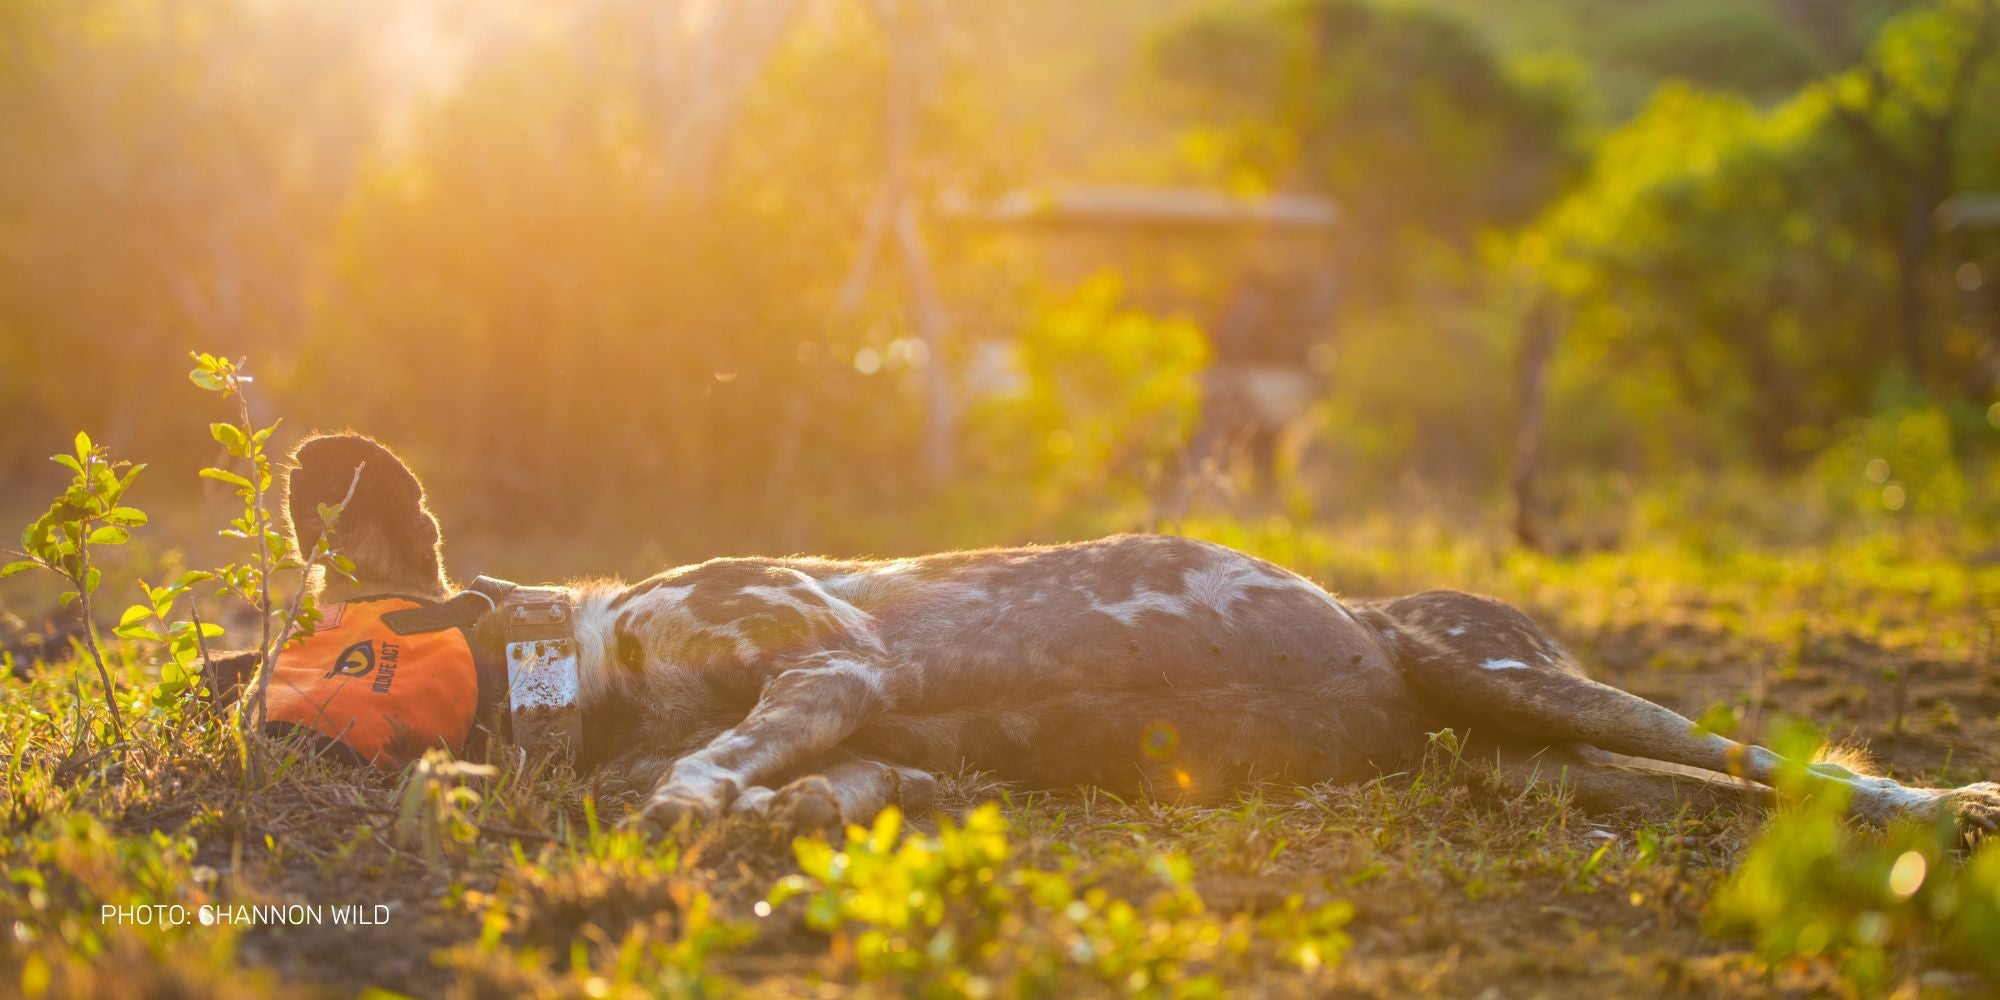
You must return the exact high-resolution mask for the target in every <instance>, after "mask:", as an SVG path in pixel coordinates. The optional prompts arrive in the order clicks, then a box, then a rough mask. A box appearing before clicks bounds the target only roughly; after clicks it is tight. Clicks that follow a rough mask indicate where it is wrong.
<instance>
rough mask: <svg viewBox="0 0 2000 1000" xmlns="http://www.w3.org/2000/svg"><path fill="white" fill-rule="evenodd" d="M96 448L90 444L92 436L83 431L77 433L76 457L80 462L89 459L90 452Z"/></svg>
mask: <svg viewBox="0 0 2000 1000" xmlns="http://www.w3.org/2000/svg"><path fill="white" fill-rule="evenodd" d="M94 447H95V446H94V445H92V444H91V443H90V435H88V434H85V433H84V432H82V431H77V432H76V457H77V459H78V460H79V461H82V460H84V459H87V458H89V457H90V452H91V450H92V449H93V448H94Z"/></svg>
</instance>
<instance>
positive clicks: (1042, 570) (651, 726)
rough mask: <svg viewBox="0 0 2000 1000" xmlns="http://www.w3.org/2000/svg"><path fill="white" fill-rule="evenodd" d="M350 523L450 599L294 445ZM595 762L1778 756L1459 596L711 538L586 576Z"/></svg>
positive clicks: (1200, 769)
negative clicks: (626, 579)
mask: <svg viewBox="0 0 2000 1000" xmlns="http://www.w3.org/2000/svg"><path fill="white" fill-rule="evenodd" d="M363 463H365V464H366V468H365V469H364V471H363V472H362V474H361V477H360V479H359V481H358V486H356V489H355V493H354V496H353V498H352V500H351V501H350V502H349V503H348V505H347V509H346V511H345V512H344V513H343V514H342V515H341V520H340V524H339V531H338V534H337V536H336V538H337V543H338V546H339V548H340V549H341V551H342V552H343V553H344V554H346V555H347V556H348V557H349V558H351V559H353V560H354V561H355V563H356V564H357V566H358V567H359V569H358V574H357V575H358V577H359V579H358V581H345V580H336V581H334V582H331V583H329V584H327V585H326V588H325V591H324V593H323V595H322V601H323V602H326V603H331V602H336V601H341V600H345V599H349V598H352V597H359V596H365V595H369V594H376V593H404V594H413V595H418V596H429V597H436V598H442V597H444V596H445V595H446V594H447V592H448V590H449V587H448V584H447V582H446V578H445V574H444V568H443V563H442V560H441V558H440V552H439V550H440V545H439V535H438V527H437V522H436V520H435V519H434V518H433V517H432V515H431V514H430V512H429V511H428V509H427V508H426V506H425V500H424V493H423V488H422V486H421V485H420V484H419V483H418V481H417V479H416V477H415V476H413V475H412V474H411V473H410V472H409V470H408V469H407V468H406V467H405V466H404V465H403V464H402V462H400V461H399V460H398V459H397V458H396V457H395V456H394V455H392V454H390V453H389V452H388V451H387V450H386V449H384V448H383V447H381V446H380V445H378V444H376V443H375V442H373V441H371V440H369V439H367V438H363V437H359V436H354V435H340V436H330V437H320V438H314V439H311V440H308V441H306V442H305V443H304V444H302V445H301V446H300V447H299V449H298V451H297V452H296V454H295V456H294V464H295V469H294V471H293V472H292V474H291V477H290V491H289V497H288V504H287V507H288V514H289V516H290V518H291V520H292V522H293V526H294V528H295V531H296V533H297V535H298V536H299V538H300V539H301V541H302V542H304V543H305V544H306V545H310V544H311V542H312V540H313V539H314V538H316V537H317V535H318V533H319V532H320V531H321V530H323V528H322V526H321V525H320V523H319V521H318V515H317V514H316V513H314V512H315V511H316V509H317V506H316V505H317V504H319V503H330V502H334V501H337V500H339V499H340V498H341V497H342V496H344V495H345V494H346V493H347V490H348V488H349V486H350V485H351V484H353V483H354V482H355V480H354V470H355V468H356V467H357V466H359V465H361V464H363ZM572 596H573V599H574V604H575V607H576V609H577V620H576V638H577V643H578V647H579V657H580V673H581V682H582V704H583V709H584V735H583V740H582V746H581V748H580V750H579V753H578V761H577V763H578V766H579V768H580V769H587V770H588V769H594V770H596V771H597V772H599V773H600V774H601V775H604V776H607V777H611V778H616V779H623V780H624V781H626V782H628V783H630V784H632V785H636V786H638V787H641V788H646V789H651V794H650V797H648V798H647V799H645V800H644V802H643V804H642V805H640V806H639V808H638V809H637V810H635V812H634V814H633V817H634V822H637V823H640V824H642V825H644V826H646V827H649V828H654V829H665V828H671V827H673V826H675V825H676V824H679V823H682V822H684V821H687V820H701V819H707V818H711V817H715V816H718V815H721V814H724V813H726V812H731V811H735V812H748V813H756V814H762V815H766V816H769V817H771V818H773V819H776V820H778V821H781V822H786V823H791V824H794V825H799V826H813V825H825V824H830V823H836V822H839V821H842V820H860V819H865V818H867V817H868V816H870V815H872V814H874V813H875V812H877V811H879V810H880V809H882V808H883V807H884V806H886V805H889V804H891V803H900V804H902V805H903V806H904V807H905V808H906V809H922V808H923V806H924V804H925V803H927V801H928V798H929V795H930V793H931V790H932V788H933V787H934V780H933V778H932V777H931V775H932V774H933V773H935V772H941V771H946V772H949V771H957V770H959V769H961V768H967V767H969V768H974V769H978V770H982V771H988V772H991V773H992V774H993V775H994V776H996V777H998V778H1000V779H1002V780H1005V781H1009V782H1013V783H1018V784H1020V785H1023V786H1028V787H1042V788H1059V787H1068V786H1073V785H1080V784H1087V785H1093V786H1099V787H1103V788H1107V789H1111V790H1114V791H1117V792H1120V793H1142V794H1147V795H1154V796H1161V797H1166V798H1173V799H1186V800H1195V801H1202V800H1210V801H1212V800H1215V799H1217V798H1221V797H1226V796H1228V795H1230V794H1232V793H1233V792H1234V791H1235V790H1237V789H1239V788H1242V787H1243V786H1245V785H1246V784H1248V783H1251V782H1256V781H1264V780H1279V781H1286V782H1292V783H1299V784H1308V783H1316V782H1324V781H1341V782H1350V781H1362V780H1366V779H1371V778H1374V777H1376V776H1378V775H1381V774H1384V773H1389V772H1395V771H1400V770H1404V769H1407V768H1409V767H1411V766H1412V765H1413V764H1415V763H1417V762H1418V761H1419V760H1420V759H1421V756H1422V754H1423V753H1424V750H1425V747H1426V742H1427V737H1426V734H1428V733H1432V732H1435V731H1438V730H1442V729H1445V728H1451V729H1453V730H1455V731H1457V732H1459V733H1467V734H1470V737H1471V738H1472V740H1473V742H1472V743H1471V747H1472V753H1474V754H1477V755H1479V756H1480V757H1483V758H1485V759H1489V760H1492V761H1495V762H1496V763H1497V765H1498V767H1499V770H1500V772H1501V773H1502V774H1503V775H1505V776H1506V777H1508V778H1509V779H1511V780H1512V781H1514V782H1517V783H1520V784H1524V785H1525V784H1530V783H1534V782H1537V781H1550V782H1552V781H1556V780H1561V781H1564V782H1567V783H1568V785H1569V786H1570V787H1571V788H1572V789H1573V790H1574V792H1575V795H1576V797H1577V800H1578V801H1579V802H1580V803H1582V804H1583V805H1584V806H1585V807H1586V808H1590V809H1594V810H1613V809H1619V808H1623V807H1640V808H1644V809H1656V810H1671V809H1673V808H1675V807H1676V805H1677V804H1678V803H1682V802H1693V803H1695V804H1696V805H1700V806H1719V807H1727V806H1734V805H1738V804H1740V803H1742V802H1743V801H1744V800H1745V799H1746V798H1748V799H1751V800H1762V799H1767V798H1768V797H1769V795H1770V788H1769V786H1770V784H1771V782H1772V780H1773V779H1774V777H1775V774H1776V770H1777V768H1778V767H1779V764H1780V759H1779V758H1778V756H1777V755H1776V754H1774V753H1772V752H1771V751H1769V750H1766V749H1764V748H1762V747H1758V746H1749V745H1745V744H1741V743H1737V742H1734V741H1732V740H1729V739H1725V738H1723V737H1721V736H1718V735H1714V734H1711V733H1706V732H1703V731H1701V730H1700V729H1698V728H1697V727H1696V726H1695V725H1694V724H1693V723H1692V722H1690V721H1689V720H1688V719H1686V718H1684V717H1682V716H1680V715H1678V714H1676V713H1674V712H1672V711H1670V710H1668V709H1666V708H1663V707H1661V706H1659V705H1656V704H1653V703H1652V702H1649V701H1646V700H1645V699H1642V698H1639V697H1637V696H1635V695H1632V694H1628V693H1626V692H1624V691H1621V690H1618V689H1616V688H1613V687H1609V686H1607V685H1604V684H1600V683H1597V682H1595V681H1592V680H1590V679H1588V678H1586V677H1585V676H1584V675H1583V671H1582V670H1581V668H1580V667H1578V665H1577V664H1576V662H1575V661H1574V660H1573V659H1571V658H1570V656H1569V655H1568V654H1567V653H1565V652H1564V651H1563V650H1562V648H1561V647H1560V646H1559V645H1558V644H1557V643H1556V642H1555V641H1554V640H1553V639H1551V638H1550V637H1549V636H1548V634H1547V633H1545V632H1544V631H1543V630H1541V629H1540V628H1538V627H1536V625H1535V624H1534V623H1533V622H1531V621H1530V620H1529V619H1528V618H1527V616H1525V615H1523V614H1522V613H1521V612H1520V611H1518V610H1516V609H1514V608H1512V607H1510V606H1508V605H1506V604H1503V603H1501V602H1499V601H1495V600H1491V599H1488V598H1484V597H1476V596H1473V595H1470V594H1464V593H1458V592H1455V591H1432V592H1429V593H1423V594H1417V595H1415V596H1411V597H1402V598H1396V599H1393V600H1382V601H1348V602H1344V601H1342V600H1340V599H1338V598H1336V597H1334V596H1333V595H1332V594H1330V593H1328V592H1327V591H1325V590H1323V589H1321V588H1320V587H1318V586H1317V585H1315V584H1313V583H1312V582H1311V581H1309V580H1307V579H1305V578H1304V577H1301V576H1299V575H1297V574H1295V573H1292V572H1290V571H1288V570H1285V569H1283V568H1281V567H1278V566H1275V565H1272V564H1270V563H1268V562H1264V561H1263V560H1259V559H1255V558H1252V557H1250V556H1247V555H1244V554H1242V553H1240V552H1236V551H1233V550H1231V549H1228V548H1224V547H1222V546H1219V545H1212V544H1209V543H1205V542H1199V541H1193V540H1190V539H1185V538H1177V537H1166V536H1130V535H1127V536H1118V537H1113V538H1106V539H1102V540H1098V541H1092V542H1083V543H1079V544H1073V545H1058V546H1048V547H1031V548H1014V549H988V550H983V551H975V552H951V553H944V554H939V555H932V556H923V557H918V558H911V559H895V560H884V561H855V560H832V559H811V558H785V559H715V560H711V561H709V562H705V563H701V564H699V565H694V566H684V567H680V568H678V569H672V570H668V571H667V572H664V573H661V574H659V575H658V576H655V577H652V578H651V579H648V580H644V581H642V582H639V583H637V584H632V585H625V584H622V583H617V582H612V581H597V582H587V583H580V584H576V585H574V586H573V588H572ZM1813 772H1814V773H1815V774H1816V775H1817V776H1818V779H1817V780H1820V781H1823V782H1826V783H1829V784H1839V785H1845V786H1847V787H1848V788H1849V789H1850V790H1851V792H1852V803H1853V809H1854V810H1855V812H1856V813H1857V814H1859V815H1862V816H1864V817H1867V818H1870V819H1874V820H1878V821H1879V820H1886V819H1889V818H1891V817H1894V816H1898V815H1905V814H1908V815H1919V816H1927V815H1937V814H1941V813H1948V814H1950V815H1952V816H1953V817H1954V818H1955V819H1956V820H1957V822H1958V823H1959V824H1960V826H1961V829H1962V830H1964V831H1965V832H1967V833H1968V834H1978V833H1984V832H1990V831H1993V830H1994V829H1995V826H1996V823H2000V785H1995V784H1993V783H1990V782H1981V783H1978V784H1973V785H1967V786H1964V787H1961V788H1951V789H1932V788H1916V787H1910V786H1907V785H1903V784H1900V783H1898V782H1895V781H1892V780H1889V779H1887V778H1880V777H1871V776H1867V775H1863V774H1858V773H1855V772H1853V771H1849V770H1847V769H1844V768H1841V767H1838V766H1834V765H1831V764H1819V765H1815V766H1814V768H1813Z"/></svg>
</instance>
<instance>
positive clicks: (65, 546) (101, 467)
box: [0, 431, 146, 750]
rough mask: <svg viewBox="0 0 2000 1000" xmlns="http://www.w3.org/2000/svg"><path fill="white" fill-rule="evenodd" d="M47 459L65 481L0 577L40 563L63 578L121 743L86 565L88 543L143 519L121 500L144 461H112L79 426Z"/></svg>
mask: <svg viewBox="0 0 2000 1000" xmlns="http://www.w3.org/2000/svg"><path fill="white" fill-rule="evenodd" d="M50 460H51V461H53V462H55V463H56V464H58V465H61V466H63V467H64V468H67V469H69V470H70V473H71V479H70V483H69V486H68V488H66V489H64V490H63V492H62V495H60V496H58V497H56V499H55V500H54V501H52V502H51V503H50V504H49V509H48V511H47V512H46V513H44V514H43V515H42V516H41V517H38V518H36V519H35V521H34V523H32V524H30V525H28V527H27V530H25V531H23V532H22V533H21V549H20V551H18V552H15V553H13V554H14V555H17V556H20V557H21V558H20V559H18V560H15V561H13V562H9V563H7V564H6V565H4V566H0V577H6V576H12V575H14V574H16V573H24V572H27V571H28V570H31V569H45V570H48V571H50V572H52V573H55V574H56V575H58V576H61V577H62V578H63V579H64V580H66V581H68V583H69V586H70V589H69V590H67V591H64V592H63V595H62V602H63V603H64V604H69V603H71V602H72V601H74V602H76V603H77V606H78V613H79V615H80V617H81V618H82V621H83V632H82V638H81V639H80V641H81V642H82V644H83V648H84V650H85V652H87V653H89V654H90V660H91V662H92V663H93V664H95V665H96V667H97V677H98V680H99V681H101V682H102V683H103V684H104V706H105V708H106V710H108V711H109V712H110V714H111V734H112V739H113V742H114V743H123V742H125V725H124V720H123V719H122V718H121V717H120V715H119V711H118V690H117V686H116V685H115V684H113V683H112V680H111V672H110V671H109V670H108V669H106V668H105V666H104V652H103V650H101V649H99V648H98V645H97V627H96V622H95V620H94V619H93V617H92V614H91V601H90V598H91V595H92V594H94V593H96V592H97V585H98V583H99V582H101V581H102V580H103V573H102V571H101V570H99V569H98V568H97V567H96V566H93V565H91V563H90V549H91V546H93V545H123V544H125V542H126V541H127V540H129V539H130V538H131V533H130V532H129V530H128V529H130V528H134V527H137V526H139V525H142V524H145V523H146V515H145V512H143V511H141V510H139V509H138V508H136V507H127V506H123V505H122V503H121V501H123V499H124V497H125V491H126V490H127V489H129V488H130V487H131V485H132V480H133V479H134V478H136V477H137V476H138V475H139V472H140V471H141V470H143V469H144V468H145V466H144V465H133V464H132V463H130V462H114V461H112V460H111V458H110V456H109V455H108V454H107V453H106V451H105V449H104V448H103V447H102V446H100V445H97V444H95V443H93V442H92V441H91V440H90V435H88V434H85V433H83V432H82V431H78V432H77V435H76V454H74V455H61V454H58V455H53V456H50ZM76 697H77V704H78V705H79V706H81V705H82V704H83V684H82V679H81V678H80V677H79V678H77V681H76ZM84 721H85V716H84V714H83V713H82V712H79V713H78V714H77V723H78V740H77V744H78V745H77V749H78V750H81V749H82V745H81V737H82V733H83V732H84V729H83V724H84Z"/></svg>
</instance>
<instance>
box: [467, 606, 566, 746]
mask: <svg viewBox="0 0 2000 1000" xmlns="http://www.w3.org/2000/svg"><path fill="white" fill-rule="evenodd" d="M466 595H478V596H479V597H482V598H484V599H485V600H486V602H487V603H489V604H490V605H492V612H491V613H492V614H493V615H495V616H497V617H498V618H499V621H500V625H501V631H502V635H503V637H504V641H505V643H506V650H507V708H508V718H509V722H510V726H509V728H510V730H511V736H512V740H513V742H514V743H515V744H516V745H519V746H523V747H527V748H530V749H535V748H539V747H541V746H544V745H556V746H559V747H560V748H561V749H562V750H563V751H564V752H565V753H566V754H567V755H569V756H571V757H574V755H575V753H576V749H577V748H578V747H579V746H580V745H581V744H582V739H583V707H582V705H581V704H579V701H580V698H581V695H582V693H583V692H582V677H581V675H580V671H579V663H578V659H577V643H576V609H575V607H574V606H573V605H571V603H570V598H569V591H568V590H565V589H563V588H561V587H523V586H520V585H518V584H514V583H509V582H507V581H506V580H496V579H494V578H492V577H486V576H482V577H479V578H477V579H475V580H473V581H472V583H471V584H470V585H469V586H468V587H467V588H466V594H465V595H460V596H466ZM455 599H456V598H454V600H455Z"/></svg>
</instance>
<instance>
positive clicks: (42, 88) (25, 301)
mask: <svg viewBox="0 0 2000 1000" xmlns="http://www.w3.org/2000/svg"><path fill="white" fill-rule="evenodd" d="M380 6H381V5H380V4H375V3H361V4H352V5H346V4H343V5H318V4H314V5H302V6H301V7H299V9H291V8H289V7H288V8H286V9H285V10H283V11H276V10H273V9H271V6H270V5H265V4H253V3H236V2H230V0H215V2H209V0H202V2H192V0H157V2H156V0H144V2H138V0H80V2H76V3H42V2H25V3H8V4H5V5H4V6H0V66H4V72H0V136H4V137H5V140H4V141H5V144H6V152H5V155H0V220H4V223H0V407H4V408H5V409H4V410H0V462H9V463H11V462H14V461H17V460H18V459H20V458H21V456H24V455H35V456H39V455H41V454H43V453H45V452H46V451H47V448H48V445H47V442H49V441H51V440H61V439H64V438H66V437H67V435H68V434H69V433H71V432H73V431H74V429H75V428H76V427H78V426H82V425H84V424H85V423H89V424H90V427H91V430H92V431H93V432H95V433H96V434H97V435H98V436H99V437H100V438H101V439H103V440H107V441H112V442H116V445H117V447H119V448H120V449H121V450H122V451H126V452H128V453H132V452H139V453H144V454H147V455H149V457H152V458H153V459H155V460H158V459H164V458H168V457H171V456H172V455H175V454H182V455H185V454H186V452H185V451H181V450H178V449H174V448H173V443H174V442H176V441H186V442H198V441H199V435H198V434H188V433H187V432H186V431H187V429H186V428H179V429H164V428H161V427H159V425H158V423H157V422H156V421H155V419H154V418H155V417H156V415H157V414H158V413H159V412H160V408H161V404H160V403H159V402H158V401H157V400H156V399H155V398H154V396H153V394H152V393H151V392H150V391H148V390H149V389H150V387H151V386H153V385H155V384H157V381H158V379H159V378H160V377H161V373H162V372H166V371H175V370H178V369H179V368H180V367H182V366H183V364H184V362H185V360H186V357H187V352H188V350H189V349H190V348H191V347H196V346H205V347H210V348H212V349H217V350H224V351H241V350H244V349H245V348H246V347H247V346H248V344H249V343H250V342H251V341H252V339H253V338H254V339H256V340H258V341H259V342H260V343H261V344H262V345H266V347H267V348H268V347H271V346H275V347H277V349H278V350H280V351H282V350H284V349H286V346H287V345H289V344H291V343H293V342H295V338H296V336H297V331H298V330H299V329H300V326H301V324H302V318H303V314H304V308H305V303H304V301H303V297H302V294H301V291H302V289H303V288H304V287H305V283H306V282H305V279H306V275H307V273H308V271H309V270H310V268H311V267H312V266H313V264H314V261H315V258H316V255H317V254H318V253H320V252H321V248H322V247H323V246H324V239H323V237H324V234H325V233H326V232H328V230H329V228H330V224H331V221H332V218H333V215H334V212H335V210H336V209H337V206H338V203H339V200H340V198H341V196H342V192H343V191H344V188H345V185H346V183H347V180H348V178H349V177H350V176H351V168H352V164H353V163H354V161H355V158H356V155H357V152H358V150H360V149H361V148H363V147H364V145H365V140H366V139H367V137H368V136H369V135H370V133H371V131H372V129H373V127H374V122H373V121H372V120H371V118H370V116H369V115H368V113H367V108H368V104H367V102H365V101H362V100H359V99H357V98H358V96H359V95H360V94H361V93H362V92H364V91H365V90H366V89H367V87H368V86H369V85H370V83H371V76H370V75H371V73H372V72H373V71H374V68H373V67H371V66H370V64H369V63H368V62H367V61H366V59H365V58H364V56H365V49H364V48H363V46H362V45H361V44H360V43H361V41H363V40H364V39H365V37H366V34H365V33H366V32H367V30H368V27H369V24H370V17H371V15H373V14H375V13H379V11H380ZM85 371H88V372H89V373H90V374H89V377H88V378H85V377H83V374H82V373H83V372H85ZM163 448H165V449H169V450H166V451H164V452H163V451H162V450H161V449H163Z"/></svg>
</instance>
